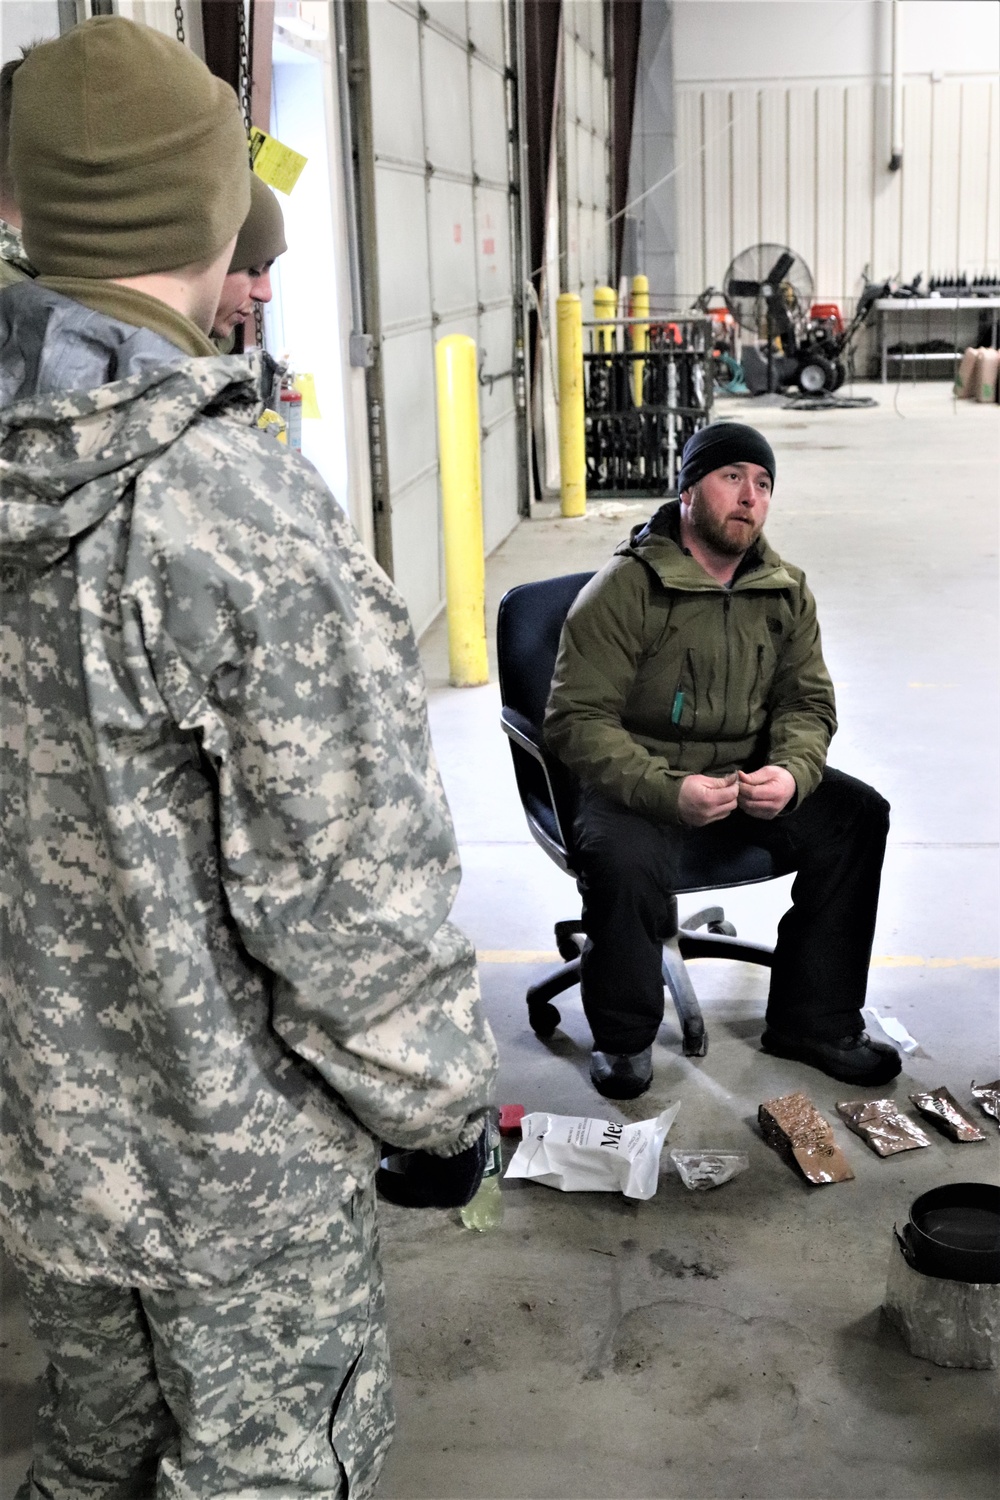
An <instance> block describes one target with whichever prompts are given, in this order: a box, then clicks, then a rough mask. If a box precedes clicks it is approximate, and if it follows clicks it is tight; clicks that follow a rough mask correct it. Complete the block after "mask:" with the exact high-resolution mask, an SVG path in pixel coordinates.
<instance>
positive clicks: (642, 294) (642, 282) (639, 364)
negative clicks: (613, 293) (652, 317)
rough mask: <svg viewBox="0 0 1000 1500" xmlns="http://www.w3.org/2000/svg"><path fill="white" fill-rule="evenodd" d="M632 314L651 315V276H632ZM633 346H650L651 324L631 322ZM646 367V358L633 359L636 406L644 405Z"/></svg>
mask: <svg viewBox="0 0 1000 1500" xmlns="http://www.w3.org/2000/svg"><path fill="white" fill-rule="evenodd" d="M632 316H633V318H648V317H649V277H648V276H633V277H632ZM629 326H630V328H631V330H632V348H633V349H634V350H635V351H636V352H637V353H639V352H641V351H642V350H644V349H648V348H649V324H648V323H645V322H643V323H631V324H630V325H629ZM645 368H646V361H645V360H644V359H635V360H633V361H632V398H633V400H634V401H635V404H636V406H641V405H642V377H643V371H644V370H645Z"/></svg>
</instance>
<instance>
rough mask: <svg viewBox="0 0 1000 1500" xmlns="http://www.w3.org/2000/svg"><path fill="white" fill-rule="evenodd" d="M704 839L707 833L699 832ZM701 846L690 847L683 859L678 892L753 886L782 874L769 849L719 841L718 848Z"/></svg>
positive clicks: (683, 853) (701, 842) (702, 844)
mask: <svg viewBox="0 0 1000 1500" xmlns="http://www.w3.org/2000/svg"><path fill="white" fill-rule="evenodd" d="M699 831H700V833H701V834H702V836H704V834H705V832H706V830H705V829H701V830H699ZM706 843H707V841H704V839H703V837H702V840H700V841H699V843H698V844H697V845H696V846H694V845H689V846H687V847H686V848H685V849H684V850H683V852H682V854H681V859H680V866H679V869H678V874H677V886H676V889H677V891H678V892H681V893H683V892H684V891H711V890H718V889H721V888H722V887H723V886H728V885H752V884H753V883H754V882H755V881H758V880H773V879H774V878H775V876H776V875H779V874H780V873H781V871H780V870H778V868H777V867H776V865H775V862H774V859H773V857H772V855H771V854H770V852H769V851H768V850H767V849H761V848H759V847H758V846H757V845H755V844H738V843H735V842H734V841H733V840H732V839H719V840H718V842H717V843H715V844H714V847H711V846H708V847H706Z"/></svg>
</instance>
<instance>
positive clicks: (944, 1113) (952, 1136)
mask: <svg viewBox="0 0 1000 1500" xmlns="http://www.w3.org/2000/svg"><path fill="white" fill-rule="evenodd" d="M910 1101H911V1103H912V1104H914V1105H915V1106H916V1107H917V1109H919V1111H920V1113H921V1114H922V1115H926V1116H927V1118H928V1119H929V1120H933V1121H934V1124H935V1125H936V1126H937V1128H938V1129H939V1130H942V1131H944V1134H945V1135H946V1136H948V1138H949V1140H952V1141H985V1139H986V1135H985V1133H984V1132H983V1131H982V1130H980V1128H979V1126H978V1125H977V1124H976V1123H975V1121H974V1120H970V1119H969V1117H968V1115H967V1114H966V1113H965V1110H964V1109H963V1108H962V1107H961V1105H960V1104H959V1102H958V1100H957V1099H956V1098H955V1096H954V1094H952V1093H951V1092H950V1091H949V1090H948V1089H946V1088H940V1089H931V1090H930V1092H929V1093H926V1094H911V1095H910Z"/></svg>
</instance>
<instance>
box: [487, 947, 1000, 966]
mask: <svg viewBox="0 0 1000 1500" xmlns="http://www.w3.org/2000/svg"><path fill="white" fill-rule="evenodd" d="M476 958H477V959H478V960H479V962H480V963H481V964H557V963H559V962H560V956H559V954H558V953H556V952H555V950H554V949H553V950H551V951H550V950H547V949H536V948H480V949H479V951H478V952H477V953H476ZM872 968H873V969H1000V958H988V957H982V956H978V955H972V956H968V957H965V958H922V957H921V956H920V955H919V954H914V953H876V954H875V956H874V957H873V958H872Z"/></svg>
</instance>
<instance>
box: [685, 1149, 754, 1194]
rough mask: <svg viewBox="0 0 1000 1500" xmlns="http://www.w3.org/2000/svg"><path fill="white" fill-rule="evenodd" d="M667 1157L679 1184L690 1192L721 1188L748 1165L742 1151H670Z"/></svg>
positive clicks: (747, 1160)
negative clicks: (674, 1169) (675, 1171)
mask: <svg viewBox="0 0 1000 1500" xmlns="http://www.w3.org/2000/svg"><path fill="white" fill-rule="evenodd" d="M668 1155H669V1157H670V1160H671V1161H672V1162H673V1164H674V1166H675V1167H676V1168H677V1173H678V1176H679V1177H680V1179H681V1182H683V1184H684V1186H685V1187H686V1188H691V1189H692V1191H694V1190H699V1191H701V1192H705V1191H707V1189H708V1188H715V1187H721V1186H722V1184H723V1183H724V1182H729V1181H730V1180H731V1179H732V1178H733V1177H736V1176H738V1175H739V1173H740V1172H745V1171H746V1169H747V1167H748V1166H749V1165H750V1158H749V1156H744V1154H743V1152H742V1151H670V1152H668Z"/></svg>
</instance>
